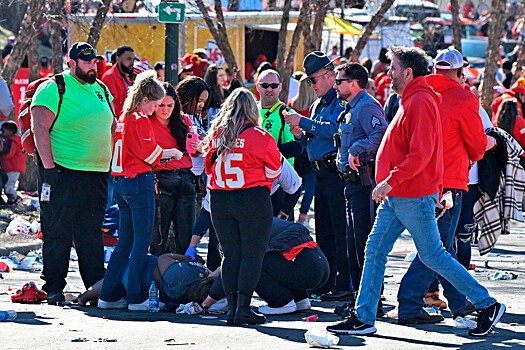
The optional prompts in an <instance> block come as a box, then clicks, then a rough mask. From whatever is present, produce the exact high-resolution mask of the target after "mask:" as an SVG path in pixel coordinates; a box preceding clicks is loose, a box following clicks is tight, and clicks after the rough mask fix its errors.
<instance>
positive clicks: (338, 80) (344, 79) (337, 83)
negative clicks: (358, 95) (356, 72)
mask: <svg viewBox="0 0 525 350" xmlns="http://www.w3.org/2000/svg"><path fill="white" fill-rule="evenodd" d="M343 81H349V82H352V81H359V80H357V79H350V78H342V79H335V85H341V83H342V82H343Z"/></svg>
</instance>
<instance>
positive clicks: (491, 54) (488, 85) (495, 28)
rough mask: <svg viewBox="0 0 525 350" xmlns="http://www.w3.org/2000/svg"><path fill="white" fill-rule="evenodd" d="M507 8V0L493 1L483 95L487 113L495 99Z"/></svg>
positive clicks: (483, 103) (482, 102)
mask: <svg viewBox="0 0 525 350" xmlns="http://www.w3.org/2000/svg"><path fill="white" fill-rule="evenodd" d="M505 7H506V0H492V5H491V10H490V28H489V42H488V47H487V58H486V59H485V70H484V72H483V89H482V94H481V104H482V105H483V108H484V109H485V110H486V111H490V106H491V104H492V99H493V87H494V85H495V82H496V71H497V69H498V51H499V46H500V44H501V38H502V35H503V32H504V28H505Z"/></svg>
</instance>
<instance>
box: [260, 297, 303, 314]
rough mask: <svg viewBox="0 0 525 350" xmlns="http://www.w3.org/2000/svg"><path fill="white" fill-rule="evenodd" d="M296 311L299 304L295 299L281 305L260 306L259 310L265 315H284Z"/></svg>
mask: <svg viewBox="0 0 525 350" xmlns="http://www.w3.org/2000/svg"><path fill="white" fill-rule="evenodd" d="M295 311H297V306H296V305H295V301H293V300H292V301H290V302H289V303H288V304H286V305H284V306H281V307H269V306H268V305H262V306H259V312H260V313H261V314H263V315H282V314H289V313H292V312H295Z"/></svg>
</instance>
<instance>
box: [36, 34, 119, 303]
mask: <svg viewBox="0 0 525 350" xmlns="http://www.w3.org/2000/svg"><path fill="white" fill-rule="evenodd" d="M100 59H103V58H102V57H101V56H99V55H98V54H97V51H96V50H95V49H94V48H93V46H91V45H90V44H88V43H84V42H77V43H75V44H73V46H72V47H71V49H70V50H69V60H68V62H67V64H68V66H69V68H70V69H69V71H66V72H64V73H63V77H64V82H65V93H64V94H63V95H62V102H59V101H60V95H59V92H58V87H57V83H56V82H55V81H54V80H53V79H50V80H48V81H46V82H44V83H43V84H41V85H40V86H39V87H38V89H37V91H36V93H35V95H34V97H33V100H32V103H31V114H32V125H33V132H34V137H35V144H36V148H37V152H36V153H37V163H38V168H39V178H38V180H39V183H38V189H39V191H40V208H41V211H40V219H41V224H42V233H43V238H42V240H43V259H44V269H43V271H42V279H44V280H45V281H46V283H45V284H44V286H43V288H42V289H44V290H45V291H46V292H47V294H48V297H47V299H48V304H57V303H59V302H62V301H64V295H63V294H62V292H63V289H64V287H65V286H66V277H67V272H68V267H69V256H70V250H71V242H74V243H75V248H76V250H77V254H78V262H79V267H80V275H81V277H82V280H83V282H84V286H85V287H86V289H87V288H89V287H91V286H92V285H93V284H94V283H95V282H97V281H98V280H100V279H101V278H103V277H104V274H105V269H104V244H103V236H102V230H101V228H102V221H103V219H104V212H105V206H106V201H107V189H108V188H107V186H108V172H109V164H110V160H111V147H112V145H111V142H112V129H113V125H114V122H115V120H114V117H113V113H112V111H111V106H110V102H111V100H112V99H113V98H112V97H111V95H110V94H107V92H106V91H105V90H107V88H105V86H103V85H101V84H99V83H97V79H96V78H97V62H98V60H100ZM106 94H107V95H106ZM59 107H60V108H59Z"/></svg>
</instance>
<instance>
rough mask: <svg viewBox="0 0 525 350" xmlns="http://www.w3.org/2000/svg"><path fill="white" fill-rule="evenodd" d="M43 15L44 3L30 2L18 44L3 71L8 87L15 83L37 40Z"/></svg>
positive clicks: (37, 0)
mask: <svg viewBox="0 0 525 350" xmlns="http://www.w3.org/2000/svg"><path fill="white" fill-rule="evenodd" d="M43 13H44V1H42V0H30V2H29V6H28V8H27V10H26V14H25V16H24V20H23V21H22V25H21V26H20V31H19V32H18V36H17V41H16V44H15V46H14V47H13V51H11V55H10V56H9V58H8V60H7V62H6V64H5V66H4V68H3V69H2V76H3V77H4V80H5V81H6V83H7V85H8V86H11V84H12V83H13V80H14V79H15V76H16V73H17V72H18V69H20V65H21V64H22V61H23V60H24V57H25V55H26V54H27V52H28V51H29V47H30V43H31V40H36V37H37V34H38V29H39V24H40V22H42V17H43Z"/></svg>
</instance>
